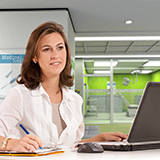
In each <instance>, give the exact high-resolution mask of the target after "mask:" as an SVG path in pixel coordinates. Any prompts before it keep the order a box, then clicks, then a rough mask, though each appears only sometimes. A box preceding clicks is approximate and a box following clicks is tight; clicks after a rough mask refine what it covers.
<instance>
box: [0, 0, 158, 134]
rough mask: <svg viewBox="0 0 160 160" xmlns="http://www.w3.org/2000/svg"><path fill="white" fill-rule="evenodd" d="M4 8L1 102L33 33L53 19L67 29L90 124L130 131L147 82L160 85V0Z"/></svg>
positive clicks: (17, 2) (39, 1)
mask: <svg viewBox="0 0 160 160" xmlns="http://www.w3.org/2000/svg"><path fill="white" fill-rule="evenodd" d="M0 4H1V5H0V19H1V22H0V28H1V30H0V58H1V59H0V73H1V76H2V77H1V82H0V85H1V86H0V87H1V90H0V103H1V102H2V101H3V99H4V98H5V96H6V95H7V93H8V91H9V89H10V88H11V87H13V86H14V85H16V83H15V81H12V80H13V79H14V78H17V76H18V75H19V73H20V67H21V62H22V60H23V57H24V53H25V47H26V43H27V40H28V37H29V35H30V33H31V31H32V30H33V29H34V28H35V27H36V26H38V25H39V24H41V23H43V22H46V21H49V20H53V21H56V22H57V23H60V24H62V25H63V26H64V29H65V33H66V36H67V38H68V40H69V45H70V48H71V54H72V68H73V70H72V74H73V75H74V77H75V85H74V86H73V87H72V88H71V89H73V90H75V91H76V92H77V93H78V94H80V95H81V96H82V97H83V99H84V104H83V106H82V112H83V115H84V123H85V125H86V126H88V125H89V126H90V125H91V126H92V125H94V126H95V125H97V126H99V128H100V132H104V131H121V132H124V133H128V131H129V129H130V126H131V124H132V121H133V119H134V116H135V114H136V111H137V109H138V104H139V103H140V100H141V97H142V94H143V91H144V89H145V86H146V83H147V82H148V81H158V82H159V81H160V21H159V15H160V10H159V6H160V1H156V0H147V1H146V0H133V1H128V0H99V1H96V0H81V1H73V0H65V1H64V0H58V1H55V0H45V1H43V0H34V1H33V0H27V1H21V0H0ZM98 62H100V63H98ZM103 64H104V65H103ZM97 72H100V73H97ZM11 81H12V82H13V83H9V82H11ZM8 83H9V84H8ZM7 84H8V85H7Z"/></svg>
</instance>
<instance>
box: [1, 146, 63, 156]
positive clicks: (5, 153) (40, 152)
mask: <svg viewBox="0 0 160 160" xmlns="http://www.w3.org/2000/svg"><path fill="white" fill-rule="evenodd" d="M59 153H64V151H63V150H62V149H61V148H43V150H41V149H38V150H36V151H35V152H15V151H0V156H27V157H33V156H44V155H51V154H59Z"/></svg>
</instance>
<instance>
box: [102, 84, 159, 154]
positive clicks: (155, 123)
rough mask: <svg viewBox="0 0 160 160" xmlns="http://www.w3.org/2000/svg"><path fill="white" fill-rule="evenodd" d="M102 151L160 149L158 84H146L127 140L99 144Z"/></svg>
mask: <svg viewBox="0 0 160 160" xmlns="http://www.w3.org/2000/svg"><path fill="white" fill-rule="evenodd" d="M99 144H100V145H102V147H103V149H104V150H117V151H135V150H146V149H158V148H159V149H160V82H148V83H147V85H146V87H145V90H144V93H143V96H142V98H141V101H140V104H139V107H138V109H137V112H136V115H135V118H134V121H133V123H132V126H131V129H130V132H129V135H128V139H127V140H124V141H121V142H99Z"/></svg>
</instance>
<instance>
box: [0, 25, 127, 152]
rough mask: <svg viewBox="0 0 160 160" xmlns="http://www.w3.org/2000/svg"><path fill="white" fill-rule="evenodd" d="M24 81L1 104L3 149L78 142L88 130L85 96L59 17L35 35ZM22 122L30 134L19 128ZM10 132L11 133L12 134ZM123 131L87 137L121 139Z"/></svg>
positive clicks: (24, 67)
mask: <svg viewBox="0 0 160 160" xmlns="http://www.w3.org/2000/svg"><path fill="white" fill-rule="evenodd" d="M17 82H18V83H19V84H20V85H17V86H16V87H14V88H12V89H10V91H9V94H8V95H7V97H6V98H5V100H4V101H3V103H2V104H1V106H0V143H2V146H0V150H13V151H18V152H27V151H30V150H32V151H35V150H36V149H38V148H39V147H44V146H50V145H51V146H63V147H73V146H75V145H76V144H77V142H79V141H80V140H81V138H82V137H83V133H84V124H83V116H82V113H81V106H82V103H83V100H82V98H81V97H80V96H79V95H78V94H76V93H75V92H74V91H71V90H69V89H67V88H66V86H67V87H70V86H72V85H73V77H72V76H71V56H70V51H69V45H68V42H67V39H66V37H65V34H64V32H63V27H62V26H61V25H59V24H57V23H55V22H46V23H44V24H42V25H40V26H38V27H37V28H36V29H35V30H34V31H33V32H32V34H31V36H30V38H29V41H28V44H27V47H26V54H25V57H24V60H23V63H22V68H21V79H20V80H17ZM19 124H23V125H24V126H25V128H27V130H28V131H29V133H30V134H27V135H26V134H25V132H24V131H23V130H22V129H21V128H20V127H19ZM8 137H10V138H8ZM123 138H126V135H125V134H123V133H119V132H116V133H101V134H99V135H98V136H95V137H93V138H90V139H87V140H83V142H90V141H105V140H115V141H120V140H121V139H123Z"/></svg>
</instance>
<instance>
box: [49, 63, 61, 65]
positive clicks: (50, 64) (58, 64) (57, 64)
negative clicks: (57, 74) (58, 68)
mask: <svg viewBox="0 0 160 160" xmlns="http://www.w3.org/2000/svg"><path fill="white" fill-rule="evenodd" d="M59 64H60V62H55V63H51V64H50V65H59Z"/></svg>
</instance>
